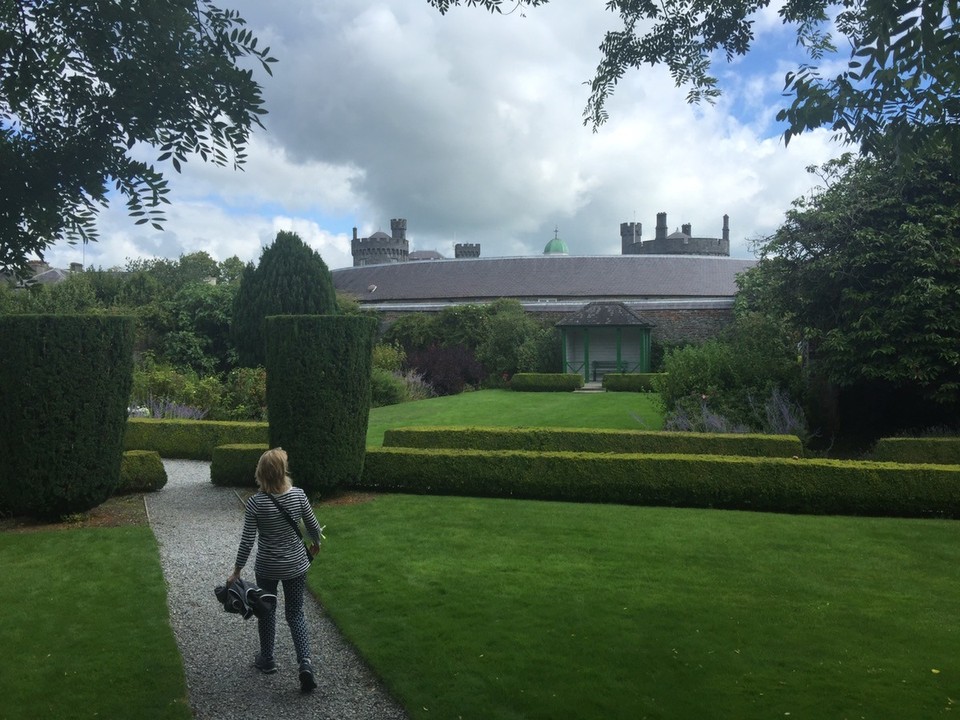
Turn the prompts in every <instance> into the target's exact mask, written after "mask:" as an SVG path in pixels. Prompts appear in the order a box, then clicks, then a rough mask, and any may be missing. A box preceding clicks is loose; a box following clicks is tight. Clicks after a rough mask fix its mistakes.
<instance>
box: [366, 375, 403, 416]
mask: <svg viewBox="0 0 960 720" xmlns="http://www.w3.org/2000/svg"><path fill="white" fill-rule="evenodd" d="M406 399H407V385H406V383H405V382H404V381H403V378H402V377H400V376H398V375H397V374H396V373H394V372H391V371H390V370H384V369H383V368H379V367H375V368H373V372H372V374H371V376H370V406H371V407H383V406H385V405H398V404H399V403H402V402H404V401H405V400H406Z"/></svg>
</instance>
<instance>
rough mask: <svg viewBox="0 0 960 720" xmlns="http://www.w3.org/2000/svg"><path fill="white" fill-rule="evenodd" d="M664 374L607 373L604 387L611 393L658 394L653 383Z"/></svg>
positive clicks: (604, 377) (604, 378)
mask: <svg viewBox="0 0 960 720" xmlns="http://www.w3.org/2000/svg"><path fill="white" fill-rule="evenodd" d="M662 374H663V373H607V374H605V375H604V376H603V387H604V389H605V390H608V391H610V392H642V393H651V392H656V390H654V389H653V381H654V379H655V378H657V377H659V376H660V375H662Z"/></svg>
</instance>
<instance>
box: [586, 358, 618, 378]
mask: <svg viewBox="0 0 960 720" xmlns="http://www.w3.org/2000/svg"><path fill="white" fill-rule="evenodd" d="M590 365H591V367H592V368H593V381H594V382H596V381H597V370H599V371H600V379H601V380H602V379H603V376H604V375H605V374H606V373H607V372H623V370H622V368H625V367H626V363H624V362H620V363H619V364H618V363H617V361H616V360H594V361H593V362H591V363H590Z"/></svg>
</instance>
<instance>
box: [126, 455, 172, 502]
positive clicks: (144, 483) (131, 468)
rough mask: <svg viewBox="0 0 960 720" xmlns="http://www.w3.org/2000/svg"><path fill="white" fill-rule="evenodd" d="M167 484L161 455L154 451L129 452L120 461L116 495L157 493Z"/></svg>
mask: <svg viewBox="0 0 960 720" xmlns="http://www.w3.org/2000/svg"><path fill="white" fill-rule="evenodd" d="M166 484H167V471H166V469H164V467H163V461H161V460H160V454H159V453H157V452H154V451H153V450H127V451H126V452H125V453H123V459H122V460H121V461H120V484H119V485H117V489H116V490H114V492H113V494H114V495H124V494H128V493H146V492H155V491H157V490H159V489H160V488H162V487H163V486H164V485H166Z"/></svg>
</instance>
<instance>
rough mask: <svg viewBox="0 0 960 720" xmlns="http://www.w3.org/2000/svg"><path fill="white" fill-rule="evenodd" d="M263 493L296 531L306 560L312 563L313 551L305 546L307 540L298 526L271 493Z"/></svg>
mask: <svg viewBox="0 0 960 720" xmlns="http://www.w3.org/2000/svg"><path fill="white" fill-rule="evenodd" d="M263 494H264V495H266V496H267V497H268V498H270V499H271V500H273V504H274V505H276V506H277V510H279V511H280V513H281V514H282V515H283V517H284V518H285V519H286V521H287V522H288V523H290V527H292V528H293V529H294V530H296V531H297V537H298V538H300V542H302V543H303V549H304V550H305V551H306V552H307V562H309V563H312V562H313V553H312V552H310V548H309V547H308V546H307V541H306V540H304V539H303V533H302V532H300V526H299V525H297V524H296V523H295V522H294V521H293V518H292V517H290V515H289V514H287V511H286V510H284V509H283V506H282V505H280V502H279V501H278V500H277V499H276V498H275V497H274V496H273V495H271V494H270V493H268V492H265V493H263Z"/></svg>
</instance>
